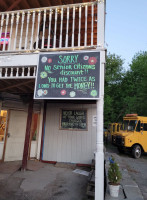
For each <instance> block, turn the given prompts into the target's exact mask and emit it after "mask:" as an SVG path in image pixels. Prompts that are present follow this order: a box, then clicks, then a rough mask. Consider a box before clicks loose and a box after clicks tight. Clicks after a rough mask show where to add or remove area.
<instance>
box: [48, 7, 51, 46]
mask: <svg viewBox="0 0 147 200" xmlns="http://www.w3.org/2000/svg"><path fill="white" fill-rule="evenodd" d="M51 22H52V9H50V13H49V28H48V42H47V48H48V49H49V48H50V40H51V25H52V24H51Z"/></svg>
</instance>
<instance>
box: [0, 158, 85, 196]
mask: <svg viewBox="0 0 147 200" xmlns="http://www.w3.org/2000/svg"><path fill="white" fill-rule="evenodd" d="M11 165H12V166H13V170H12V168H11ZM19 168H20V163H17V162H16V166H15V162H13V163H12V162H6V163H3V164H1V165H0V169H1V171H0V200H87V195H86V189H87V176H84V175H81V174H77V173H74V172H73V168H75V166H73V165H71V166H70V165H69V164H67V165H65V164H64V165H59V164H58V165H56V166H55V165H52V164H46V163H40V162H39V161H32V162H29V163H28V168H29V169H28V170H26V171H21V170H18V169H19ZM6 169H7V170H6ZM83 170H86V168H85V169H83Z"/></svg>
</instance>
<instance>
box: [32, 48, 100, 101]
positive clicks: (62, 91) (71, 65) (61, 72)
mask: <svg viewBox="0 0 147 200" xmlns="http://www.w3.org/2000/svg"><path fill="white" fill-rule="evenodd" d="M99 81H100V52H96V51H93V52H87V51H85V52H74V53H73V52H72V53H69V52H68V53H60V52H59V53H42V54H39V63H38V70H37V77H36V83H35V93H34V98H35V99H98V98H99Z"/></svg>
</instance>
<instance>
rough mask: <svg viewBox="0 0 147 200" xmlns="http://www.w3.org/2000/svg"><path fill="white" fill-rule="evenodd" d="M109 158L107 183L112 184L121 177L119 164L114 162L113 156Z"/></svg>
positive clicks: (115, 183) (117, 182) (116, 183)
mask: <svg viewBox="0 0 147 200" xmlns="http://www.w3.org/2000/svg"><path fill="white" fill-rule="evenodd" d="M109 160H110V164H109V169H108V179H109V183H110V184H112V185H118V184H119V182H120V180H121V178H122V174H121V172H120V170H119V166H118V164H117V162H115V159H114V157H111V158H109Z"/></svg>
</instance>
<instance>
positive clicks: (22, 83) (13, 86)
mask: <svg viewBox="0 0 147 200" xmlns="http://www.w3.org/2000/svg"><path fill="white" fill-rule="evenodd" d="M31 82H32V80H29V81H26V82H24V81H21V82H20V83H17V84H16V85H11V86H8V87H6V88H2V89H0V91H5V90H7V89H12V88H15V87H19V86H21V85H24V84H28V83H31Z"/></svg>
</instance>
